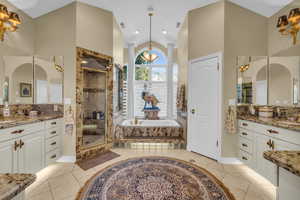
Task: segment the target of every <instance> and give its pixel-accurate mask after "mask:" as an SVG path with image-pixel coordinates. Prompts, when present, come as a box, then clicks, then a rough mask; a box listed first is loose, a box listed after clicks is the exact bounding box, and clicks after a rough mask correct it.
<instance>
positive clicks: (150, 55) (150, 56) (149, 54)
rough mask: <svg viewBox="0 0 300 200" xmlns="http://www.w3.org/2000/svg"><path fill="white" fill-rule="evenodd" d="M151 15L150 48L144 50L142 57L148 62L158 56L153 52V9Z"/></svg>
mask: <svg viewBox="0 0 300 200" xmlns="http://www.w3.org/2000/svg"><path fill="white" fill-rule="evenodd" d="M149 11H150V12H149V17H150V34H149V35H150V39H149V49H148V50H147V51H144V53H143V54H142V58H143V59H144V60H145V61H146V62H148V63H152V62H154V61H155V60H156V59H157V58H158V55H156V54H155V53H153V51H152V17H153V9H151V10H150V9H149Z"/></svg>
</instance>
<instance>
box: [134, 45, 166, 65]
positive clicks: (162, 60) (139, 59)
mask: <svg viewBox="0 0 300 200" xmlns="http://www.w3.org/2000/svg"><path fill="white" fill-rule="evenodd" d="M145 51H147V50H143V51H142V52H141V53H140V54H139V55H138V56H137V57H136V59H135V64H136V65H149V64H152V65H167V64H168V60H167V57H166V56H165V55H164V53H163V52H161V51H159V50H157V49H153V50H152V53H153V54H156V55H157V56H158V58H157V59H156V60H154V62H152V63H149V62H147V61H145V60H144V59H143V56H142V55H143V54H144V52H145Z"/></svg>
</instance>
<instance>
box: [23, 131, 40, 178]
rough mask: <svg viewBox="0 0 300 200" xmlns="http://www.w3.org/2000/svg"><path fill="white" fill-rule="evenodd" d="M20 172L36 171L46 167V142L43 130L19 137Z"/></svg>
mask: <svg viewBox="0 0 300 200" xmlns="http://www.w3.org/2000/svg"><path fill="white" fill-rule="evenodd" d="M19 140H20V142H21V143H22V144H23V145H22V147H21V148H20V151H19V173H36V172H38V171H39V170H41V169H42V168H43V167H44V154H45V148H44V146H45V144H44V143H45V142H44V134H43V132H39V133H34V134H31V135H28V136H25V137H22V138H20V139H19Z"/></svg>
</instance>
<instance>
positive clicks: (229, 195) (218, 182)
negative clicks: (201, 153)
mask: <svg viewBox="0 0 300 200" xmlns="http://www.w3.org/2000/svg"><path fill="white" fill-rule="evenodd" d="M143 158H158V159H159V158H163V159H170V160H175V161H178V162H182V163H184V164H186V165H190V166H192V167H194V168H196V169H198V170H202V171H204V172H205V173H207V174H208V175H209V176H210V177H211V178H212V179H213V181H215V182H216V183H217V184H219V185H220V186H221V187H222V189H223V190H224V192H225V193H226V195H228V197H229V198H230V200H236V198H235V197H234V195H233V194H232V193H231V192H230V190H229V189H228V188H227V187H226V186H225V185H224V183H223V182H221V181H220V180H219V179H218V178H217V177H216V176H215V175H213V174H212V173H211V172H209V171H208V170H206V169H204V168H203V167H200V166H198V165H196V164H193V163H190V162H188V161H185V160H181V159H177V158H171V157H167V156H143V157H133V158H128V159H125V160H121V161H118V162H116V163H113V164H111V165H109V166H107V167H105V168H103V169H101V170H100V171H98V172H96V173H95V174H94V175H93V176H92V177H91V178H89V179H88V180H87V181H86V182H85V184H84V186H83V187H81V189H80V191H79V192H78V193H77V197H76V199H75V200H81V197H82V194H83V193H84V192H85V190H86V188H87V186H88V185H89V184H90V182H91V181H92V180H93V179H94V178H96V177H97V175H99V174H100V173H102V172H103V171H105V170H107V169H108V168H111V167H113V166H116V165H119V164H120V163H123V162H128V161H130V160H136V159H143Z"/></svg>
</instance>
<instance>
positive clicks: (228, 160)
mask: <svg viewBox="0 0 300 200" xmlns="http://www.w3.org/2000/svg"><path fill="white" fill-rule="evenodd" d="M219 163H222V164H231V165H240V164H243V163H242V162H241V161H240V160H239V159H238V158H230V157H221V158H220V159H219Z"/></svg>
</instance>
